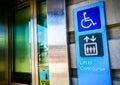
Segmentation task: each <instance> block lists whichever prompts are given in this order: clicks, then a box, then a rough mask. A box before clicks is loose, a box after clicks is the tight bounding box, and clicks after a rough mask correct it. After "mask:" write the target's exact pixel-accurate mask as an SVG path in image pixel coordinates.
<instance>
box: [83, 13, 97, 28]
mask: <svg viewBox="0 0 120 85" xmlns="http://www.w3.org/2000/svg"><path fill="white" fill-rule="evenodd" d="M86 14H87V13H86V12H83V16H84V19H82V20H81V26H82V27H83V28H89V27H91V26H92V25H93V26H94V25H96V24H97V23H96V22H93V20H92V19H91V18H90V17H86ZM87 22H89V24H87V25H85V23H87Z"/></svg>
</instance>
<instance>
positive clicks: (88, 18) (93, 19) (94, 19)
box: [77, 7, 101, 32]
mask: <svg viewBox="0 0 120 85" xmlns="http://www.w3.org/2000/svg"><path fill="white" fill-rule="evenodd" d="M77 17H78V20H77V22H78V31H79V32H81V31H88V30H95V29H100V28H101V21H100V9H99V7H94V8H89V9H85V10H82V11H79V12H77Z"/></svg>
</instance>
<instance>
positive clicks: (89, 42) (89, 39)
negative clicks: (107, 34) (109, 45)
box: [79, 33, 103, 57]
mask: <svg viewBox="0 0 120 85" xmlns="http://www.w3.org/2000/svg"><path fill="white" fill-rule="evenodd" d="M79 40H80V55H81V57H93V56H103V44H102V43H103V42H102V34H101V33H97V34H89V35H82V36H80V37H79Z"/></svg>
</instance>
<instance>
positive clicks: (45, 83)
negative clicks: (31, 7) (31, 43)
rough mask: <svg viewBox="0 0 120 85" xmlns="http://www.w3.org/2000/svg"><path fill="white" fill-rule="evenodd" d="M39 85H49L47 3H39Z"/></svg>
mask: <svg viewBox="0 0 120 85" xmlns="http://www.w3.org/2000/svg"><path fill="white" fill-rule="evenodd" d="M37 31H38V33H37V36H38V38H37V40H38V64H39V85H49V70H48V34H47V17H46V1H45V0H44V1H41V2H40V1H38V2H37Z"/></svg>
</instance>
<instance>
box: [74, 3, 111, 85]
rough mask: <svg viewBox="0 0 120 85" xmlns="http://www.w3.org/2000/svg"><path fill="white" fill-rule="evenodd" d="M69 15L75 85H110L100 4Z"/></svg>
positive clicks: (75, 10) (104, 27)
mask: <svg viewBox="0 0 120 85" xmlns="http://www.w3.org/2000/svg"><path fill="white" fill-rule="evenodd" d="M73 12H74V28H75V42H76V58H77V59H76V60H77V69H78V85H111V76H110V65H109V55H108V45H107V37H106V23H105V15H104V4H103V2H97V3H94V4H91V5H88V6H84V7H81V8H76V9H74V11H73Z"/></svg>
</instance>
